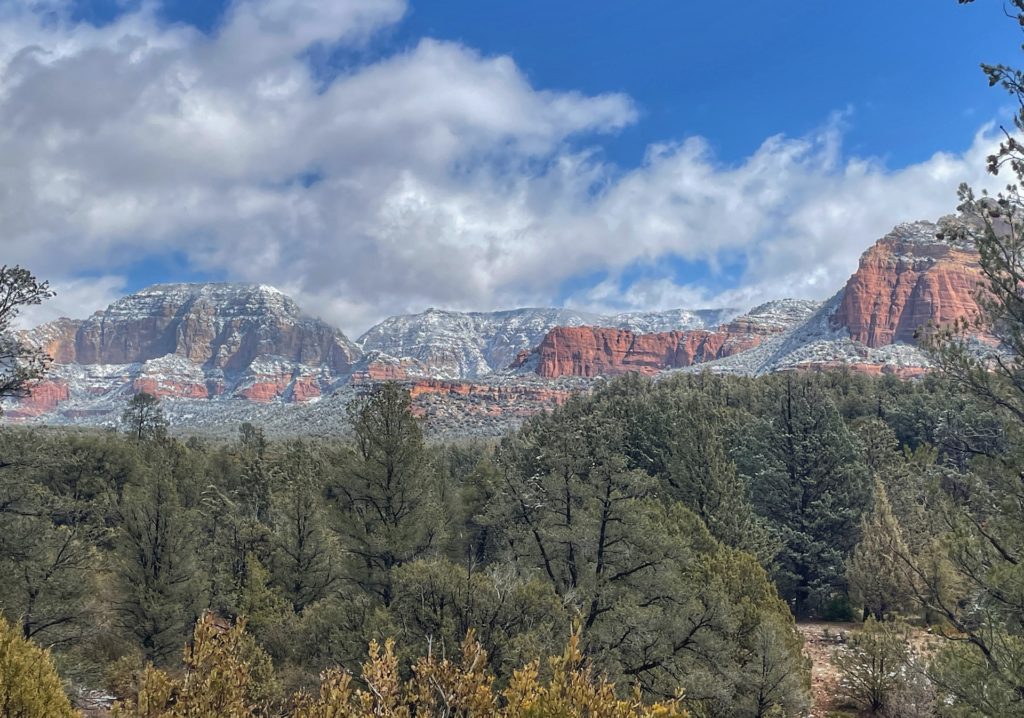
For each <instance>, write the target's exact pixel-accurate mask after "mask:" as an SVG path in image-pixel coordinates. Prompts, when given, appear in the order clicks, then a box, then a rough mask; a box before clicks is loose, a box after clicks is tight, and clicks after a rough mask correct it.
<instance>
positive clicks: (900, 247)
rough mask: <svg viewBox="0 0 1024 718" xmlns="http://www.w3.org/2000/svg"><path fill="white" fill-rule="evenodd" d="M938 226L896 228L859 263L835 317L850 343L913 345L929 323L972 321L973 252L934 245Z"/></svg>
mask: <svg viewBox="0 0 1024 718" xmlns="http://www.w3.org/2000/svg"><path fill="white" fill-rule="evenodd" d="M937 231H938V226H937V225H935V224H933V223H931V222H915V223H913V224H904V225H900V226H899V227H897V228H896V229H895V230H894V231H893V232H891V233H890V234H888V235H886V236H885V237H883V238H882V239H880V240H878V242H876V243H875V245H874V246H873V247H871V248H870V249H869V250H868V251H867V252H865V253H864V254H863V255H862V256H861V258H860V266H859V267H858V269H857V271H856V272H855V273H854V274H853V276H852V277H850V279H849V281H848V282H847V283H846V291H845V293H844V294H843V299H842V303H841V304H840V305H839V309H838V310H837V311H836V314H835V316H834V317H833V323H834V324H835V325H836V326H842V327H846V328H847V329H848V330H849V332H850V337H851V338H853V339H855V340H857V341H859V342H862V343H864V344H866V345H867V346H869V347H880V346H883V345H886V344H892V343H894V342H907V343H912V342H913V341H914V332H915V331H916V330H917V329H919V328H920V327H923V326H925V325H927V324H929V322H931V323H933V324H936V325H940V326H941V325H946V324H950V323H951V322H953V320H955V319H958V318H962V317H967V318H971V317H974V316H975V315H976V314H977V312H978V304H977V302H976V301H975V298H974V294H975V291H976V290H977V288H978V286H979V283H980V282H981V272H980V269H979V267H978V254H977V252H976V251H974V250H973V249H972V248H971V247H968V246H963V245H952V244H949V243H945V242H941V241H939V240H938V239H936V236H935V235H936V232H937Z"/></svg>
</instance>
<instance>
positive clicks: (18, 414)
mask: <svg viewBox="0 0 1024 718" xmlns="http://www.w3.org/2000/svg"><path fill="white" fill-rule="evenodd" d="M68 396H70V393H69V389H68V385H67V382H63V381H57V380H49V379H46V380H43V381H40V382H37V383H36V384H34V385H33V386H32V389H31V390H30V391H29V394H28V396H26V397H25V398H23V399H22V400H21V401H19V402H18V405H17V407H15V408H14V409H11V410H10V411H8V412H7V414H8V415H9V416H10V417H11V418H23V417H30V416H40V415H42V414H46V413H48V412H50V411H53V410H54V409H56V408H57V405H58V404H60V402H62V401H67V399H68Z"/></svg>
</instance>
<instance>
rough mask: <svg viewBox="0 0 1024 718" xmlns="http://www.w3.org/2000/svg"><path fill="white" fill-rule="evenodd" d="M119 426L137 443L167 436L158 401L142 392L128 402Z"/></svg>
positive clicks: (164, 419) (165, 420) (165, 422)
mask: <svg viewBox="0 0 1024 718" xmlns="http://www.w3.org/2000/svg"><path fill="white" fill-rule="evenodd" d="M121 425H122V426H123V427H124V431H125V433H126V434H127V435H128V436H130V437H132V438H134V439H135V440H137V441H148V440H151V439H162V438H164V437H165V436H166V435H167V419H166V418H164V412H163V409H161V408H160V400H159V399H158V398H156V397H155V396H153V395H152V394H149V393H147V392H144V391H140V392H139V393H138V394H136V395H135V396H133V397H132V398H131V399H130V400H129V401H128V405H127V406H126V407H125V409H124V413H122V414H121Z"/></svg>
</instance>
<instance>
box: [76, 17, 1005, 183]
mask: <svg viewBox="0 0 1024 718" xmlns="http://www.w3.org/2000/svg"><path fill="white" fill-rule="evenodd" d="M227 5H228V3H227V2H225V0H165V2H163V3H162V4H161V12H160V14H161V17H162V18H163V19H164V20H165V21H167V22H171V23H177V22H180V23H187V24H190V25H194V26H196V27H198V28H200V29H202V30H203V31H204V32H207V33H211V32H215V31H216V29H217V26H218V24H219V23H220V22H221V21H222V18H223V15H224V12H225V8H226V7H227ZM986 6H987V7H986ZM124 7H125V3H124V2H123V1H122V0H79V2H78V5H77V7H76V14H77V16H78V17H80V18H82V19H84V20H88V21H90V22H97V23H105V22H109V21H110V20H112V19H113V18H115V17H117V16H118V15H119V14H121V13H122V12H123V9H124ZM423 37H434V38H440V39H445V40H453V41H457V42H460V43H462V44H465V45H467V46H469V47H472V48H476V49H478V50H479V51H480V52H482V53H485V54H496V55H506V54H507V55H510V56H511V57H513V58H514V59H515V61H516V63H517V64H518V65H519V66H520V68H522V70H523V71H524V72H525V74H526V75H527V76H528V77H529V79H530V80H531V81H532V82H533V83H534V84H535V85H536V86H537V87H540V88H549V89H556V90H579V91H581V92H584V93H594V94H597V93H602V92H609V91H616V92H623V93H626V94H628V95H630V96H631V97H632V98H633V99H634V100H635V101H636V103H637V104H638V106H639V109H640V113H641V117H640V121H639V122H637V123H636V124H635V125H634V126H632V127H629V128H627V129H626V130H625V131H623V132H622V133H620V134H619V135H617V136H614V137H611V138H607V139H605V140H603V141H602V142H601V146H602V148H603V150H604V151H605V152H606V153H607V156H608V157H609V158H610V159H612V160H614V161H615V162H617V163H619V164H622V165H624V166H629V165H633V164H636V163H638V162H639V161H640V160H641V158H642V157H643V153H644V149H645V148H646V146H647V145H648V144H650V143H652V142H658V141H662V140H665V139H667V138H674V137H680V136H688V135H701V136H703V137H706V138H708V139H709V140H710V141H711V143H712V144H713V145H714V148H715V152H716V155H717V156H718V157H719V159H721V161H723V162H734V161H738V160H740V159H742V158H743V157H745V156H746V155H748V154H749V153H751V152H753V151H754V150H755V149H756V148H757V147H758V145H760V143H761V142H762V141H763V140H764V138H765V137H767V136H769V135H773V134H786V135H790V136H799V135H802V134H804V133H806V132H809V131H811V130H813V129H814V128H815V127H818V126H819V125H821V124H822V123H823V122H824V121H825V120H826V119H827V118H828V117H829V115H830V114H832V113H835V112H844V113H848V115H847V123H846V124H847V133H846V147H847V150H848V151H850V152H856V153H859V154H867V155H872V156H877V157H882V158H884V159H885V160H886V161H887V162H888V163H889V164H891V165H893V166H902V165H905V164H908V163H911V162H919V161H921V160H924V159H926V158H928V157H929V156H931V155H932V154H933V153H935V152H936V151H939V150H959V149H964V148H965V147H967V146H968V145H969V144H970V142H971V139H972V137H973V134H974V132H975V131H976V130H977V129H978V125H979V122H982V121H988V120H990V119H995V118H998V117H1000V116H1005V113H1004V112H1002V111H1003V110H1005V108H1006V107H1007V105H1008V100H1009V98H1008V97H1007V96H1006V95H1003V94H1000V93H998V92H994V91H990V90H989V89H988V88H987V86H986V83H985V79H984V77H983V76H982V74H981V73H980V71H979V69H978V65H979V63H980V62H982V61H985V62H1014V61H1016V56H1017V54H1018V53H1017V52H1016V50H1017V47H1018V45H1019V44H1020V41H1021V39H1022V38H1021V35H1020V32H1019V31H1018V30H1017V28H1015V26H1014V25H1013V23H1011V22H1007V21H1005V20H1003V19H1002V18H1000V17H999V13H998V9H997V3H994V2H988V3H985V2H980V3H978V5H977V7H963V6H960V5H958V4H957V3H956V2H955V0H948V1H947V0H926V2H922V0H864V1H863V2H857V3H808V2H806V0H781V1H780V2H767V1H763V0H748V1H747V2H740V3H735V4H734V5H733V7H731V8H730V9H729V11H728V12H724V13H723V12H722V10H721V5H719V4H717V3H696V2H679V0H636V1H635V2H628V1H626V0H601V1H599V2H593V0H559V2H554V3H553V2H550V0H519V1H518V2H506V1H505V0H434V1H433V2H415V0H414V1H413V3H412V5H411V7H410V10H409V12H408V14H407V16H406V17H405V18H404V19H403V21H402V22H401V23H400V24H399V25H398V26H396V27H394V28H391V29H390V30H389V31H387V32H385V33H382V34H381V35H380V36H379V37H377V38H376V39H375V41H373V42H372V43H370V45H369V47H366V48H360V49H359V50H358V51H350V50H345V49H340V50H336V51H335V52H334V53H333V54H332V53H331V52H330V48H321V49H318V51H317V52H315V53H311V55H312V56H313V57H312V58H311V62H312V63H313V64H315V65H316V66H317V69H318V70H319V71H321V72H326V73H328V74H333V73H337V72H344V71H345V70H346V69H347V68H348V67H351V66H352V65H353V64H357V63H362V62H366V61H369V60H372V59H376V58H379V57H382V56H386V55H388V54H390V53H393V52H397V51H401V50H404V49H407V48H409V47H412V46H414V45H415V44H416V43H417V42H419V40H420V39H421V38H423ZM910 128H912V131H908V130H910Z"/></svg>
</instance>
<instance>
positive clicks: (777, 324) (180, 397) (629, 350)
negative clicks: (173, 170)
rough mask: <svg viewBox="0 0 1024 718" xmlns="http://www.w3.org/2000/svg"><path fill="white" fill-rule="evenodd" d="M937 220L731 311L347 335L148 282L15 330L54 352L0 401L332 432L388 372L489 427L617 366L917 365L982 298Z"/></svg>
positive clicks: (445, 317)
mask: <svg viewBox="0 0 1024 718" xmlns="http://www.w3.org/2000/svg"><path fill="white" fill-rule="evenodd" d="M946 221H953V220H950V219H949V218H946V219H944V220H941V221H940V223H939V224H933V223H929V222H916V223H912V224H906V225H900V226H898V227H896V228H895V229H894V230H893V231H892V232H891V233H890V234H888V235H886V236H885V237H883V238H882V239H881V240H879V241H878V242H876V243H875V244H874V245H873V246H872V247H871V248H869V249H868V250H867V251H866V252H865V253H864V255H863V257H862V258H861V261H860V265H859V267H858V269H857V271H856V272H855V273H854V274H853V276H851V277H850V279H849V281H848V282H847V283H846V286H845V287H843V288H842V289H841V290H840V291H839V292H838V293H837V294H836V295H835V296H833V297H832V298H831V299H830V300H828V301H827V302H825V303H817V302H808V301H802V300H779V301H774V302H768V303H767V304H763V305H761V306H759V307H756V308H755V309H753V310H751V311H749V312H748V313H746V314H743V315H740V316H737V314H738V312H736V311H734V310H729V309H723V310H701V311H688V310H682V309H680V310H672V311H667V312H650V313H633V314H620V315H608V316H602V315H596V314H588V313H585V312H577V311H574V310H567V309H516V310H510V311H503V312H452V311H443V310H437V309H430V310H427V311H426V312H423V313H421V314H416V315H407V316H399V317H392V318H390V319H388V320H386V321H384V322H382V323H381V324H379V325H377V326H376V327H373V328H372V329H371V330H369V331H368V332H367V333H366V334H364V335H363V336H362V337H361V338H360V339H359V341H358V342H351V341H349V340H348V339H347V338H346V337H345V336H344V334H342V333H341V331H339V330H337V329H335V328H333V327H331V326H329V325H327V324H325V323H324V322H322V321H320V320H317V319H311V318H309V317H306V316H304V315H303V314H302V312H301V311H300V309H299V307H298V306H297V305H296V304H295V302H293V301H292V300H291V299H289V298H288V297H286V296H284V295H283V294H281V293H280V292H278V291H277V290H275V289H272V288H270V287H264V286H252V285H231V284H203V285H183V284H177V285H158V286H156V287H151V288H149V289H147V290H145V291H143V292H139V293H138V294H135V295H132V296H130V297H125V298H124V299H122V300H120V301H118V302H115V303H114V304H112V305H111V306H110V307H108V308H107V309H106V310H103V311H100V312H97V313H96V314H94V315H93V316H92V317H90V318H88V319H85V320H72V319H60V320H57V321H55V322H51V323H49V324H46V325H43V326H41V327H37V328H36V329H34V330H32V331H30V332H27V333H26V335H25V338H26V339H28V340H29V341H31V342H34V343H35V344H36V345H38V346H41V347H42V348H44V349H45V350H46V351H47V352H49V353H50V354H51V356H52V357H53V359H54V364H53V366H52V368H51V371H50V372H49V374H48V376H47V378H46V379H45V380H44V381H42V382H40V383H39V384H38V385H37V386H36V387H35V389H34V390H33V392H32V394H31V396H30V397H28V398H27V399H25V400H23V401H21V402H19V403H15V404H9V405H7V406H6V407H5V412H6V414H5V416H6V418H7V419H14V420H23V421H37V422H46V423H75V424H82V423H84V424H93V425H110V424H111V423H113V422H115V421H116V419H117V416H118V415H119V414H120V412H121V410H122V409H123V407H124V403H125V401H126V400H127V398H128V397H130V396H131V395H132V394H134V393H137V392H139V391H148V392H151V393H153V394H156V395H158V396H160V397H162V398H164V399H165V402H164V406H165V410H166V412H167V413H168V415H169V416H170V417H171V419H172V421H173V422H174V424H175V425H176V426H178V427H179V428H180V429H181V430H183V431H188V430H200V431H204V432H208V433H223V432H225V431H227V432H229V433H230V432H231V431H234V427H235V426H237V423H238V422H239V421H243V420H251V421H257V422H259V423H262V424H264V425H266V426H267V427H268V429H269V430H271V431H272V433H277V434H289V433H332V432H333V433H337V432H338V431H340V430H342V427H343V425H344V420H343V416H344V411H343V409H344V404H345V402H347V401H348V400H349V399H351V398H352V397H353V396H355V395H356V394H358V393H359V392H361V391H366V390H367V387H369V386H372V385H373V384H374V383H376V382H379V381H385V380H396V381H401V382H404V383H405V385H406V386H407V387H408V388H409V390H410V393H411V394H412V396H413V397H414V402H415V406H416V411H417V413H419V414H420V415H421V416H424V417H425V418H426V419H427V420H428V422H429V423H430V426H431V427H432V430H433V431H434V432H435V433H447V434H449V435H451V434H459V433H468V434H474V433H475V434H481V433H482V434H494V433H498V432H500V431H502V430H504V429H506V428H508V426H509V425H511V424H514V423H516V422H518V421H520V420H521V419H522V418H523V417H524V416H526V415H529V414H531V413H534V412H536V411H539V410H541V409H544V408H546V407H550V406H554V405H556V404H558V403H561V402H563V401H565V400H566V399H567V398H568V397H569V396H570V395H571V394H572V393H573V392H577V391H585V390H587V388H588V387H589V386H591V385H592V382H593V378H594V377H598V376H610V375H615V374H621V373H624V372H634V371H635V372H641V373H644V374H650V375H654V374H658V373H660V372H664V371H704V370H709V371H715V372H730V373H742V374H760V373H764V372H770V371H779V370H823V369H828V368H832V367H837V366H846V367H851V368H853V369H854V370H856V371H863V372H868V373H892V374H896V375H899V376H903V377H913V376H916V375H919V374H921V373H922V372H924V371H927V370H928V368H929V364H928V359H927V356H926V355H925V353H924V352H922V351H921V350H920V349H919V348H918V347H917V346H916V345H915V343H914V333H915V331H916V330H917V329H918V327H921V326H924V325H927V324H939V325H941V324H945V323H948V322H950V321H952V320H954V319H956V318H959V317H969V316H972V315H973V314H974V313H975V312H976V311H977V304H976V302H975V299H974V292H975V290H976V289H977V287H978V285H979V281H980V276H979V270H978V258H977V255H976V254H975V253H974V252H973V250H972V249H971V248H970V247H969V246H963V245H956V244H949V243H944V242H940V241H938V240H937V239H936V238H935V234H936V231H937V229H938V228H939V226H940V225H941V223H942V222H946ZM982 339H984V338H982Z"/></svg>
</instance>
